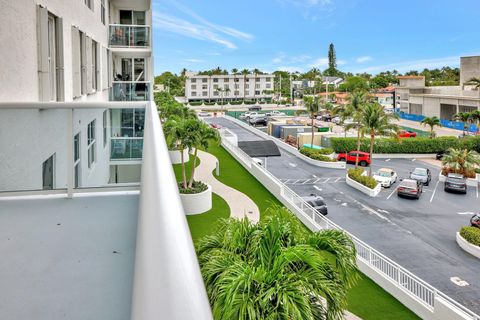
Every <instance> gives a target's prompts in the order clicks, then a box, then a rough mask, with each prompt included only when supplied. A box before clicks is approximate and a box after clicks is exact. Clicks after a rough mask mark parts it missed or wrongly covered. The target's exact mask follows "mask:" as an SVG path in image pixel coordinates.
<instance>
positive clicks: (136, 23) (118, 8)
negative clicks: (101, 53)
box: [109, 1, 152, 51]
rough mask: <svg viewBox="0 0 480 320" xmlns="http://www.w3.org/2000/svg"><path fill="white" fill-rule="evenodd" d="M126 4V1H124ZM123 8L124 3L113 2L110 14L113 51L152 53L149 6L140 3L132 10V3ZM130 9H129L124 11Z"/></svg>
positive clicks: (110, 36)
mask: <svg viewBox="0 0 480 320" xmlns="http://www.w3.org/2000/svg"><path fill="white" fill-rule="evenodd" d="M123 2H125V1H123ZM129 3H130V4H129V5H128V6H126V7H122V1H113V2H112V8H111V12H110V20H111V23H110V26H109V45H110V48H111V49H112V50H113V51H130V50H137V51H150V50H151V43H152V42H151V18H150V14H149V12H150V11H149V6H146V5H145V4H143V1H138V3H137V4H136V7H135V8H134V9H132V5H131V4H132V3H133V2H132V1H129ZM124 8H128V9H124Z"/></svg>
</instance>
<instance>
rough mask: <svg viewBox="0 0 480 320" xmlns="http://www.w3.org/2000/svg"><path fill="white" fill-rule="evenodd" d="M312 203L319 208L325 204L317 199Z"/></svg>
mask: <svg viewBox="0 0 480 320" xmlns="http://www.w3.org/2000/svg"><path fill="white" fill-rule="evenodd" d="M313 202H314V203H315V207H321V206H323V205H325V203H324V202H323V201H322V200H318V199H317V200H315V201H313Z"/></svg>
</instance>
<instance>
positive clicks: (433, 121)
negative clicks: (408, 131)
mask: <svg viewBox="0 0 480 320" xmlns="http://www.w3.org/2000/svg"><path fill="white" fill-rule="evenodd" d="M420 123H421V124H423V125H424V126H430V139H433V138H434V137H435V131H433V129H434V128H435V127H441V126H442V123H441V122H440V119H438V118H437V117H425V118H424V119H423V120H422V121H421V122H420Z"/></svg>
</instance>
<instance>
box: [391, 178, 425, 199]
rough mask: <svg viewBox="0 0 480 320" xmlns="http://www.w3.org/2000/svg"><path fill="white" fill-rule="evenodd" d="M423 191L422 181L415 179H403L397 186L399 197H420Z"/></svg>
mask: <svg viewBox="0 0 480 320" xmlns="http://www.w3.org/2000/svg"><path fill="white" fill-rule="evenodd" d="M422 192H423V187H422V183H421V182H419V181H417V180H413V179H403V180H402V181H401V182H400V185H399V186H398V188H397V195H398V196H399V197H408V198H415V199H420V195H421V194H422Z"/></svg>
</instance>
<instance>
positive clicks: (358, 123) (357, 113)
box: [345, 91, 368, 169]
mask: <svg viewBox="0 0 480 320" xmlns="http://www.w3.org/2000/svg"><path fill="white" fill-rule="evenodd" d="M349 100H350V101H349V104H348V105H347V112H346V113H347V114H349V115H350V116H351V117H352V119H353V123H352V124H349V125H347V126H346V127H345V131H347V130H348V129H350V128H355V129H356V130H357V156H356V158H355V169H357V168H358V158H359V151H360V138H361V132H362V117H363V109H364V108H365V105H366V104H367V101H368V95H367V93H366V92H365V91H354V92H353V93H351V94H350V97H349Z"/></svg>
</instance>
